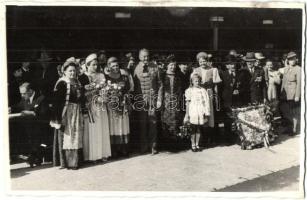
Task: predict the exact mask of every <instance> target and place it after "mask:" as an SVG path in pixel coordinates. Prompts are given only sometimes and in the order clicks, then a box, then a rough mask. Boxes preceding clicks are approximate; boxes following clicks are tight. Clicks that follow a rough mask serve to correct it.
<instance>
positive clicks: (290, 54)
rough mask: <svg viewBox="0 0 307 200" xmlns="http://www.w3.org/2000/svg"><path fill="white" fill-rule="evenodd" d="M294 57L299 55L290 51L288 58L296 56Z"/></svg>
mask: <svg viewBox="0 0 307 200" xmlns="http://www.w3.org/2000/svg"><path fill="white" fill-rule="evenodd" d="M294 57H297V55H296V53H295V52H293V51H291V52H289V53H288V55H287V59H290V58H294Z"/></svg>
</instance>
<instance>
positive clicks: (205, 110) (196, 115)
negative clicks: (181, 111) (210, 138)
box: [184, 73, 210, 152]
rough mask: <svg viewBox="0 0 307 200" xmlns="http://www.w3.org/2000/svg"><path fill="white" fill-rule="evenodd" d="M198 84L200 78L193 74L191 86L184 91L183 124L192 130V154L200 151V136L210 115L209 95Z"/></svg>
mask: <svg viewBox="0 0 307 200" xmlns="http://www.w3.org/2000/svg"><path fill="white" fill-rule="evenodd" d="M200 84H201V76H200V75H199V74H197V73H193V74H192V75H191V86H190V87H189V88H188V89H186V91H185V96H186V104H187V107H186V114H185V117H184V123H189V124H190V125H191V128H192V132H191V148H192V151H193V152H197V151H201V150H200V147H199V139H200V134H201V130H202V127H203V126H205V125H206V124H207V122H208V117H209V115H210V99H209V95H208V93H207V91H206V89H204V88H202V87H201V86H200Z"/></svg>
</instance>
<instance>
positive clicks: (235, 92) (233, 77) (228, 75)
mask: <svg viewBox="0 0 307 200" xmlns="http://www.w3.org/2000/svg"><path fill="white" fill-rule="evenodd" d="M236 61H237V60H236V58H235V57H234V56H231V55H228V56H227V57H226V62H225V66H226V70H225V71H223V72H222V74H221V79H222V83H221V87H220V89H221V91H222V98H221V99H222V106H223V107H222V108H223V112H224V124H225V130H226V133H227V134H226V135H225V136H226V138H225V139H226V142H227V143H229V144H231V143H233V142H234V139H235V137H234V134H233V133H232V131H231V124H232V120H231V108H232V107H236V106H237V104H238V102H239V88H238V76H237V72H236V67H235V66H236Z"/></svg>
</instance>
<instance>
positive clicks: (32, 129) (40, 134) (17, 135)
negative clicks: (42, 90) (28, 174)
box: [10, 82, 51, 166]
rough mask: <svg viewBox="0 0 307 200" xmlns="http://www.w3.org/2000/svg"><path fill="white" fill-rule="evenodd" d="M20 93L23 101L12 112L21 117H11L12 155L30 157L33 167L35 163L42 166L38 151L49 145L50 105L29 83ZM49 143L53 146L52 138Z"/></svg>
mask: <svg viewBox="0 0 307 200" xmlns="http://www.w3.org/2000/svg"><path fill="white" fill-rule="evenodd" d="M19 91H20V94H21V97H22V99H21V101H20V102H19V103H18V104H17V105H15V106H12V108H11V111H12V113H20V115H19V116H18V117H16V116H14V117H13V118H12V117H11V116H12V115H10V128H11V130H10V145H11V150H12V151H13V152H11V153H18V154H20V153H21V154H25V155H29V159H28V161H29V163H30V165H31V166H32V165H33V163H36V164H37V165H40V164H41V162H42V158H41V155H39V151H38V149H39V148H40V145H41V144H42V143H48V141H46V138H47V137H48V136H47V134H48V130H49V127H48V125H49V117H48V104H47V103H46V101H45V97H44V96H42V95H40V94H39V93H38V92H35V91H34V90H33V89H32V86H31V85H30V83H28V82H25V83H23V84H22V85H21V86H20V87H19ZM50 135H51V134H50ZM49 143H50V144H51V138H50V141H49ZM16 149H17V150H16ZM16 151H17V152H16Z"/></svg>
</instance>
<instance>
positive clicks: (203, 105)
mask: <svg viewBox="0 0 307 200" xmlns="http://www.w3.org/2000/svg"><path fill="white" fill-rule="evenodd" d="M185 97H186V101H189V102H190V103H189V110H188V115H189V117H190V123H191V124H194V125H204V124H205V123H206V122H207V121H206V120H205V116H204V115H206V116H209V115H210V99H209V96H208V93H207V91H206V90H205V89H204V88H201V87H199V88H197V87H190V88H188V89H187V90H186V91H185Z"/></svg>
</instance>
